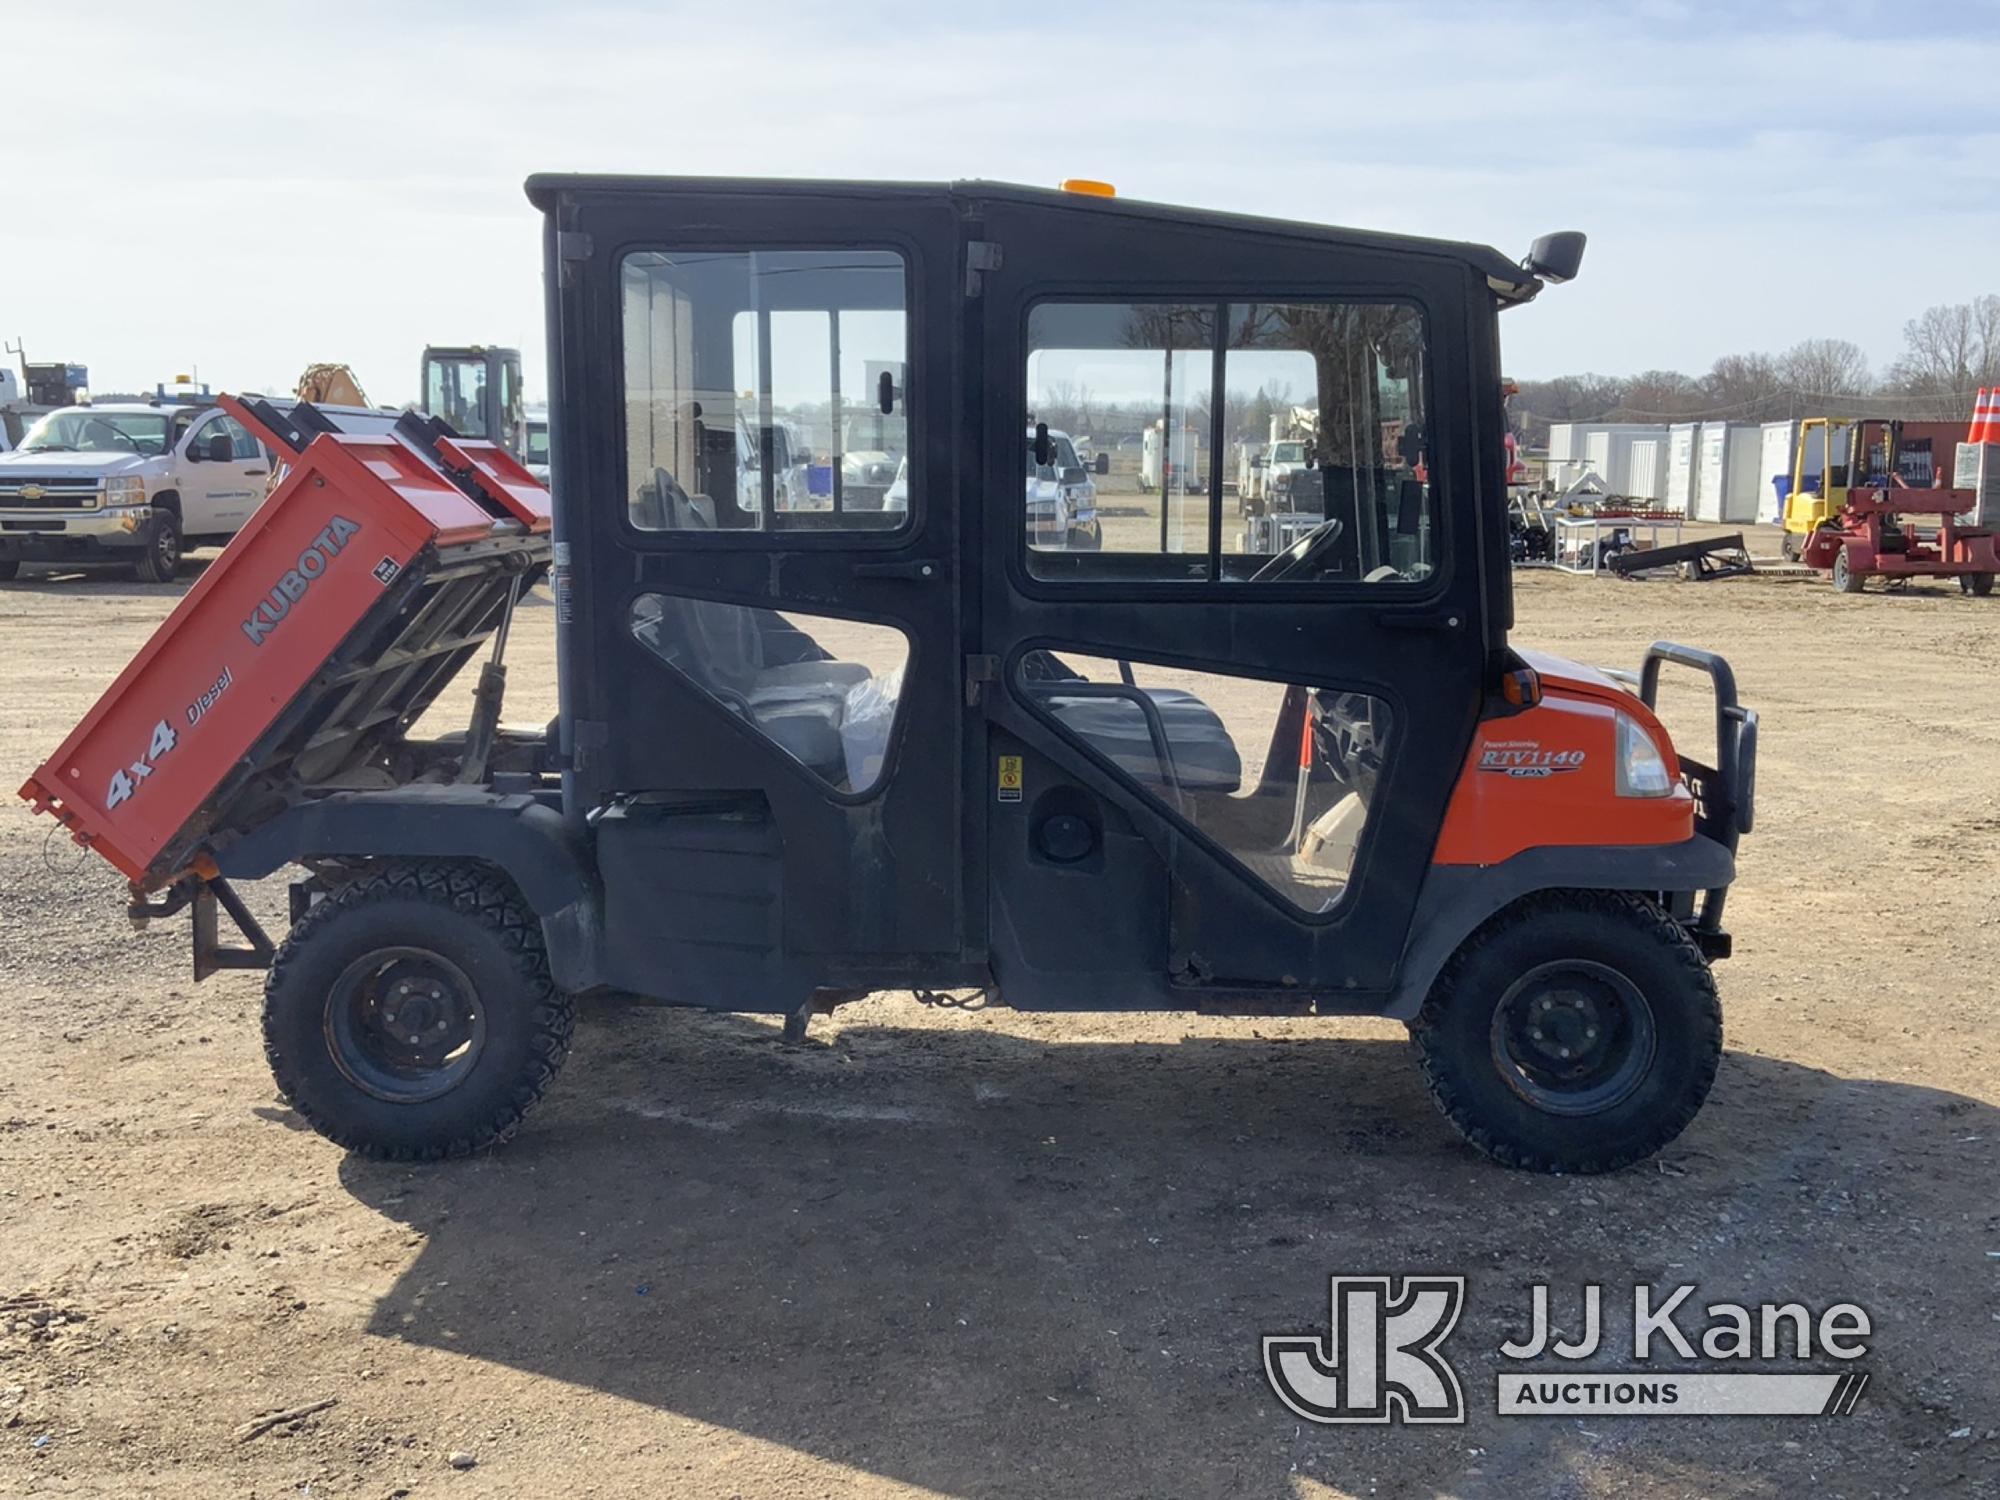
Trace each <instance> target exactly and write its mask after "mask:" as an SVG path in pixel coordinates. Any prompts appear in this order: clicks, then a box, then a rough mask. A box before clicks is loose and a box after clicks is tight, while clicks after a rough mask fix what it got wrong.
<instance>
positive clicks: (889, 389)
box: [875, 370, 896, 417]
mask: <svg viewBox="0 0 2000 1500" xmlns="http://www.w3.org/2000/svg"><path fill="white" fill-rule="evenodd" d="M875 404H876V405H877V406H879V407H880V408H881V409H882V415H883V416H885V417H887V416H892V415H894V413H895V410H896V377H895V376H893V375H891V374H890V373H889V372H888V371H887V370H884V371H883V372H882V375H881V378H880V379H879V380H877V381H876V382H875Z"/></svg>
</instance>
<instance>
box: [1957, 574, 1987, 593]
mask: <svg viewBox="0 0 2000 1500" xmlns="http://www.w3.org/2000/svg"><path fill="white" fill-rule="evenodd" d="M1958 591H1959V592H1960V593H1962V594H1971V595H1972V596H1973V597H1974V598H1978V599H1984V598H1986V597H1987V596H1988V595H1989V594H1991V593H1992V592H1993V575H1992V574H1991V573H1961V574H1959V575H1958Z"/></svg>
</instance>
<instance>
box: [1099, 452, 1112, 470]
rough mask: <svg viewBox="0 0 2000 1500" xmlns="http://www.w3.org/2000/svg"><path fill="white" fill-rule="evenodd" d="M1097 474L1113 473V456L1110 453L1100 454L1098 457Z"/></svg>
mask: <svg viewBox="0 0 2000 1500" xmlns="http://www.w3.org/2000/svg"><path fill="white" fill-rule="evenodd" d="M1097 472H1098V473H1099V474H1100V475H1103V474H1109V473H1110V472H1111V455H1110V454H1109V453H1100V454H1098V455H1097Z"/></svg>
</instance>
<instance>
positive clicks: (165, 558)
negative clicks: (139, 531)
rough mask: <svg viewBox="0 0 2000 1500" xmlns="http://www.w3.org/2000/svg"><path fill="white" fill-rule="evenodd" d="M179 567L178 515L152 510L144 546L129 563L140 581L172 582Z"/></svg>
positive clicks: (179, 537)
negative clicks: (137, 556) (151, 518)
mask: <svg viewBox="0 0 2000 1500" xmlns="http://www.w3.org/2000/svg"><path fill="white" fill-rule="evenodd" d="M180 570H181V518H180V517H179V516H177V515H175V514H174V513H173V512H172V511H170V510H156V511H154V512H153V523H152V530H151V531H150V532H149V533H148V534H147V536H146V549H145V551H144V552H142V553H140V554H139V560H138V561H137V562H136V563H134V564H133V565H132V572H133V575H134V576H135V577H137V578H138V580H139V581H140V582H141V583H172V582H173V581H174V579H175V577H176V576H177V575H178V574H179V573H180Z"/></svg>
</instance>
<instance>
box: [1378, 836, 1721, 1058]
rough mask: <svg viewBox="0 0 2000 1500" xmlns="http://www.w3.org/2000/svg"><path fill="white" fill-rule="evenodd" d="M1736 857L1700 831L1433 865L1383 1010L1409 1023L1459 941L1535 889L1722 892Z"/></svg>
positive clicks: (1461, 941)
mask: <svg viewBox="0 0 2000 1500" xmlns="http://www.w3.org/2000/svg"><path fill="white" fill-rule="evenodd" d="M1735 878H1736V856H1735V855H1733V854H1732V853H1730V852H1729V850H1728V849H1727V848H1725V847H1724V846H1723V845H1721V844H1719V843H1717V842H1716V841H1715V840H1714V839H1711V838H1704V837H1703V836H1702V835H1700V834H1696V835H1695V836H1694V837H1692V838H1690V839H1688V840H1687V841H1686V842H1685V843H1680V844H1655V845H1617V846H1588V847H1580V848H1542V849H1526V850H1523V851H1522V852H1521V853H1519V854H1517V855H1515V856H1514V857H1513V858H1512V859H1509V860H1503V861H1502V862H1501V863H1499V864H1497V865H1432V866H1431V869H1430V873H1429V874H1428V875H1427V876H1425V877H1424V886H1423V889H1422V890H1421V891H1420V892H1419V893H1418V895H1417V910H1416V914H1415V916H1414V917H1412V919H1411V921H1410V936H1409V939H1408V941H1407V942H1405V943H1404V945H1403V962H1402V964H1401V966H1400V970H1399V975H1400V977H1399V978H1398V980H1397V982H1396V988H1395V989H1394V991H1392V992H1391V994H1390V997H1389V1003H1388V1004H1387V1005H1386V1006H1385V1007H1384V1008H1383V1009H1382V1011H1381V1012H1380V1013H1381V1014H1382V1015H1385V1016H1388V1017H1390V1018H1391V1019H1393V1020H1398V1021H1408V1020H1410V1019H1412V1018H1413V1017H1414V1016H1415V1015H1416V1013H1417V1012H1418V1011H1419V1010H1420V1009H1422V1007H1423V1003H1424V997H1425V996H1426V995H1428V994H1429V993H1430V988H1431V982H1432V981H1433V980H1435V979H1436V978H1437V976H1438V971H1439V970H1440V969H1442V968H1443V967H1444V966H1445V963H1446V962H1447V961H1448V960H1449V959H1450V958H1451V956H1452V954H1454V953H1456V952H1457V951H1458V947H1459V944H1461V943H1463V942H1464V941H1465V940H1466V939H1467V938H1469V937H1471V936H1472V934H1473V933H1474V932H1476V931H1477V930H1478V929H1479V927H1480V925H1481V924H1482V923H1484V922H1485V921H1486V920H1487V919H1488V918H1489V917H1492V916H1493V915H1494V914H1495V913H1497V912H1499V911H1501V910H1502V909H1504V908H1506V907H1509V906H1512V905H1513V904H1514V903H1515V902H1516V901H1519V900H1520V899H1521V898H1522V897H1523V896H1531V895H1533V894H1534V893H1535V892H1536V891H1552V890H1583V891H1641V892H1646V891H1652V892H1661V893H1665V892H1677V893H1679V892H1696V891H1710V892H1713V891H1720V890H1724V889H1726V888H1727V887H1728V886H1729V883H1730V882H1731V881H1733V880H1734V879H1735Z"/></svg>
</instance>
